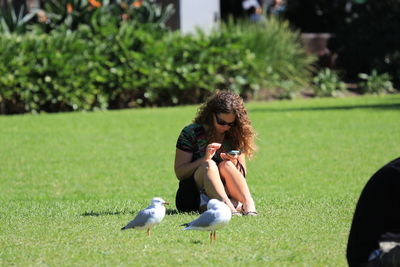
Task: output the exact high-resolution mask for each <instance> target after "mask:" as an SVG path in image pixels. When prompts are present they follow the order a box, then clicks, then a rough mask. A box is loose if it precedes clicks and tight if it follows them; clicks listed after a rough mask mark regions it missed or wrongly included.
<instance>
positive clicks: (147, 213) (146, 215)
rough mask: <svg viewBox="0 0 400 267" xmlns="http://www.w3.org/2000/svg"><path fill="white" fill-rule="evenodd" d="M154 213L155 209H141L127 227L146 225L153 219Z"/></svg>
mask: <svg viewBox="0 0 400 267" xmlns="http://www.w3.org/2000/svg"><path fill="white" fill-rule="evenodd" d="M153 215H154V209H144V210H141V211H140V212H139V213H138V214H137V215H136V217H135V219H133V221H131V222H130V223H129V224H128V225H127V227H128V228H131V227H140V226H145V225H146V224H147V222H148V221H149V220H150V219H151V217H152V216H153Z"/></svg>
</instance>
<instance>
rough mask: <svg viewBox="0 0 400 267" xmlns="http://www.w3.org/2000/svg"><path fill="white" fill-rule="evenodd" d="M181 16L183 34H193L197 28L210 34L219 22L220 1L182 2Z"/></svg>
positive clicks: (191, 0) (183, 0) (193, 0)
mask: <svg viewBox="0 0 400 267" xmlns="http://www.w3.org/2000/svg"><path fill="white" fill-rule="evenodd" d="M179 14H180V24H181V31H182V32H183V33H192V32H194V31H195V29H196V27H199V28H201V29H203V30H205V31H206V32H208V31H210V30H211V29H212V28H213V27H214V26H216V25H217V23H218V21H219V18H220V6H219V0H181V1H180V10H179Z"/></svg>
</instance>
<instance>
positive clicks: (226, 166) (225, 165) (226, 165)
mask: <svg viewBox="0 0 400 267" xmlns="http://www.w3.org/2000/svg"><path fill="white" fill-rule="evenodd" d="M218 169H219V171H220V172H221V173H226V172H227V171H229V170H234V169H236V167H235V165H234V164H233V162H232V161H230V160H224V161H222V162H221V163H220V164H219V165H218Z"/></svg>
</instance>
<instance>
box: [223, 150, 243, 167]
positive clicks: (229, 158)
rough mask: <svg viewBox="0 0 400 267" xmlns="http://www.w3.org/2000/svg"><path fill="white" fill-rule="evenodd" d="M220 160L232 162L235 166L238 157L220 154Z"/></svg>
mask: <svg viewBox="0 0 400 267" xmlns="http://www.w3.org/2000/svg"><path fill="white" fill-rule="evenodd" d="M220 156H221V159H223V160H229V161H232V162H233V163H234V164H235V165H236V163H237V161H238V158H239V155H230V154H228V153H221V154H220Z"/></svg>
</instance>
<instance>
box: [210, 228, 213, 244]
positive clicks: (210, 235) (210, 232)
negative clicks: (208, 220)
mask: <svg viewBox="0 0 400 267" xmlns="http://www.w3.org/2000/svg"><path fill="white" fill-rule="evenodd" d="M212 233H213V232H212V231H211V232H210V243H212Z"/></svg>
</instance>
